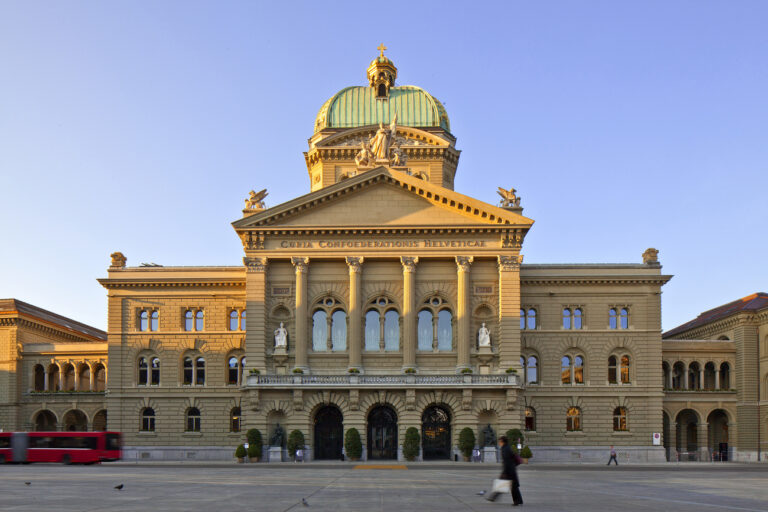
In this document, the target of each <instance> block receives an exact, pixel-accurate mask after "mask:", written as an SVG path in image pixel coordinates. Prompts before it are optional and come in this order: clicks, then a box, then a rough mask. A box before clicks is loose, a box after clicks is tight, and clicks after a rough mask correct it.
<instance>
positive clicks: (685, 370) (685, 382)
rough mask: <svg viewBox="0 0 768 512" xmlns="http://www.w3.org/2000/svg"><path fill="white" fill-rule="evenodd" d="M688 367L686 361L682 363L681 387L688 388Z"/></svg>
mask: <svg viewBox="0 0 768 512" xmlns="http://www.w3.org/2000/svg"><path fill="white" fill-rule="evenodd" d="M690 371H691V370H690V368H688V363H683V389H688V384H689V381H690V380H691V379H690V376H689V375H688V372H690Z"/></svg>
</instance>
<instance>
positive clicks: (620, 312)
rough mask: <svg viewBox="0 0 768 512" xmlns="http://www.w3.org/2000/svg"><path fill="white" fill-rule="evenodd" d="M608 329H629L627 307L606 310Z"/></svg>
mask: <svg viewBox="0 0 768 512" xmlns="http://www.w3.org/2000/svg"><path fill="white" fill-rule="evenodd" d="M608 328H609V329H614V330H615V329H629V307H626V306H623V307H619V306H616V307H611V308H610V309H609V310H608Z"/></svg>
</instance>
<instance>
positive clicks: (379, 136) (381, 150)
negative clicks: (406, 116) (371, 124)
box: [355, 112, 405, 168]
mask: <svg viewBox="0 0 768 512" xmlns="http://www.w3.org/2000/svg"><path fill="white" fill-rule="evenodd" d="M396 133H397V112H395V115H394V116H393V117H392V122H391V123H390V124H389V126H388V127H387V126H384V123H379V129H378V130H376V134H375V135H374V136H373V137H371V138H370V139H369V140H368V142H367V143H365V142H362V143H361V144H360V151H358V152H357V155H355V163H356V164H357V167H358V168H360V167H373V166H374V164H376V163H378V162H383V161H386V162H388V163H390V165H395V166H402V165H405V153H403V151H402V150H401V149H400V147H399V146H395V145H394V144H393V142H394V140H395V134H396Z"/></svg>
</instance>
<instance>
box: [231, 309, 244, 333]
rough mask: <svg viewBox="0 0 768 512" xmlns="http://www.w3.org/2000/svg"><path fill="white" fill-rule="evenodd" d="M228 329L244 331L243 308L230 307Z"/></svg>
mask: <svg viewBox="0 0 768 512" xmlns="http://www.w3.org/2000/svg"><path fill="white" fill-rule="evenodd" d="M229 330H230V331H244V330H245V310H244V309H232V310H230V312H229Z"/></svg>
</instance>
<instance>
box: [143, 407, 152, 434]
mask: <svg viewBox="0 0 768 512" xmlns="http://www.w3.org/2000/svg"><path fill="white" fill-rule="evenodd" d="M140 430H141V431H142V432H154V431H155V410H154V409H152V408H151V407H145V408H144V409H142V410H141V427H140Z"/></svg>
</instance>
